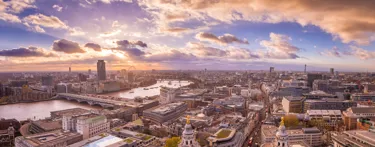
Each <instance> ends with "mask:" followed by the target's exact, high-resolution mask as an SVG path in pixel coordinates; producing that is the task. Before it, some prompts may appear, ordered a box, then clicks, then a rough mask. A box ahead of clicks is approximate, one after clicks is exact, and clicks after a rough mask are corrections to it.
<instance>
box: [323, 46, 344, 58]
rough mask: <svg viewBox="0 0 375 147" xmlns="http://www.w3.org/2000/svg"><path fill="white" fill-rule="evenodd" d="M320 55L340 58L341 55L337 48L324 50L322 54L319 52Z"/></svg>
mask: <svg viewBox="0 0 375 147" xmlns="http://www.w3.org/2000/svg"><path fill="white" fill-rule="evenodd" d="M320 54H321V55H323V56H328V57H341V54H342V53H341V52H340V51H339V48H337V47H336V46H335V47H333V48H332V49H331V50H325V51H323V52H320Z"/></svg>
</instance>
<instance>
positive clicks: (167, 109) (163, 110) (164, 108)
mask: <svg viewBox="0 0 375 147" xmlns="http://www.w3.org/2000/svg"><path fill="white" fill-rule="evenodd" d="M184 104H185V103H184V102H177V103H170V104H166V105H161V106H158V107H156V108H154V109H152V110H151V112H152V113H156V114H160V115H166V114H169V113H171V112H173V111H175V110H176V109H177V108H178V107H179V106H182V105H184Z"/></svg>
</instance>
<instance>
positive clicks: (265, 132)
mask: <svg viewBox="0 0 375 147" xmlns="http://www.w3.org/2000/svg"><path fill="white" fill-rule="evenodd" d="M281 124H283V123H281ZM284 128H285V127H281V126H280V127H279V129H277V127H276V126H273V125H262V128H261V131H262V134H261V135H262V136H261V138H262V143H264V147H267V146H270V144H272V145H271V146H272V147H274V146H276V147H277V146H278V145H279V146H280V147H283V143H284V147H288V146H287V145H288V144H289V146H290V145H291V144H293V143H302V142H303V143H304V144H306V145H307V146H312V147H315V146H316V147H317V146H321V145H322V143H323V141H322V133H321V132H320V131H319V129H317V128H302V129H294V130H284ZM280 129H281V132H280ZM276 130H279V132H280V133H279V132H278V131H276ZM285 134H287V136H285ZM278 135H279V136H278ZM285 139H287V143H286V142H285ZM280 141H281V142H280ZM278 143H280V144H278Z"/></svg>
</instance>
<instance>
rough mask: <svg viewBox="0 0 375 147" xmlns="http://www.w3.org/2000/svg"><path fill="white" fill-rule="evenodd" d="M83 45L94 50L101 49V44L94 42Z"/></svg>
mask: <svg viewBox="0 0 375 147" xmlns="http://www.w3.org/2000/svg"><path fill="white" fill-rule="evenodd" d="M85 47H87V48H91V49H93V50H95V51H101V50H102V48H101V46H100V45H99V44H96V43H86V44H85Z"/></svg>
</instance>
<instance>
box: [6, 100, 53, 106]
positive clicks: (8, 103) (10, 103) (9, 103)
mask: <svg viewBox="0 0 375 147" xmlns="http://www.w3.org/2000/svg"><path fill="white" fill-rule="evenodd" d="M50 100H53V99H46V100H37V101H22V102H7V103H1V104H0V106H2V105H12V104H23V103H36V102H43V101H50Z"/></svg>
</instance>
